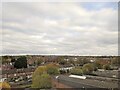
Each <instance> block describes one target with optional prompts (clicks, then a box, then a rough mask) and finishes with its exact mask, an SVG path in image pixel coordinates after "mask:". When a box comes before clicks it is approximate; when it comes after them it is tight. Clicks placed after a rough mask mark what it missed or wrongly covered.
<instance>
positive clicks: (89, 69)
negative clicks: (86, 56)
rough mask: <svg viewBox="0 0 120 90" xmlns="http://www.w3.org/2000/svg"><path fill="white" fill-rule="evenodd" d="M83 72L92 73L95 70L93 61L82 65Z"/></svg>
mask: <svg viewBox="0 0 120 90" xmlns="http://www.w3.org/2000/svg"><path fill="white" fill-rule="evenodd" d="M82 70H83V74H91V73H92V72H93V71H94V66H93V64H91V63H88V64H85V65H84V66H83V67H82Z"/></svg>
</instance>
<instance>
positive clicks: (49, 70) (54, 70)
mask: <svg viewBox="0 0 120 90" xmlns="http://www.w3.org/2000/svg"><path fill="white" fill-rule="evenodd" d="M46 67H47V73H48V74H50V75H57V74H59V70H58V66H57V65H55V64H48V65H47V66H46Z"/></svg>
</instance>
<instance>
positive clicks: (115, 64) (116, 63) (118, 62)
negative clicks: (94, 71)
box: [111, 57, 120, 66]
mask: <svg viewBox="0 0 120 90" xmlns="http://www.w3.org/2000/svg"><path fill="white" fill-rule="evenodd" d="M111 64H112V65H113V66H119V64H120V61H119V59H118V57H116V58H114V59H112V60H111Z"/></svg>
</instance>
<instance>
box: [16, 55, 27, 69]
mask: <svg viewBox="0 0 120 90" xmlns="http://www.w3.org/2000/svg"><path fill="white" fill-rule="evenodd" d="M14 67H15V68H17V69H20V68H27V59H26V57H25V56H22V57H20V58H18V59H17V60H16V61H15V64H14Z"/></svg>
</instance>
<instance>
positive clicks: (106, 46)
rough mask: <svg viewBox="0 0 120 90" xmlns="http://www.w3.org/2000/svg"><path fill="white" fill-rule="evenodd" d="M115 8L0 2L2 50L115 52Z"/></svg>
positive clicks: (29, 52) (38, 52)
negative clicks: (0, 12) (0, 7)
mask: <svg viewBox="0 0 120 90" xmlns="http://www.w3.org/2000/svg"><path fill="white" fill-rule="evenodd" d="M117 33H118V31H117V10H115V9H112V8H107V7H106V8H105V7H104V8H102V9H101V10H99V11H96V10H95V11H94V10H93V11H87V10H86V9H85V8H83V7H81V6H80V5H78V4H76V3H3V34H2V37H3V41H2V42H3V51H2V53H3V54H77V55H78V54H79V55H117V45H118V42H117V38H118V34H117Z"/></svg>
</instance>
